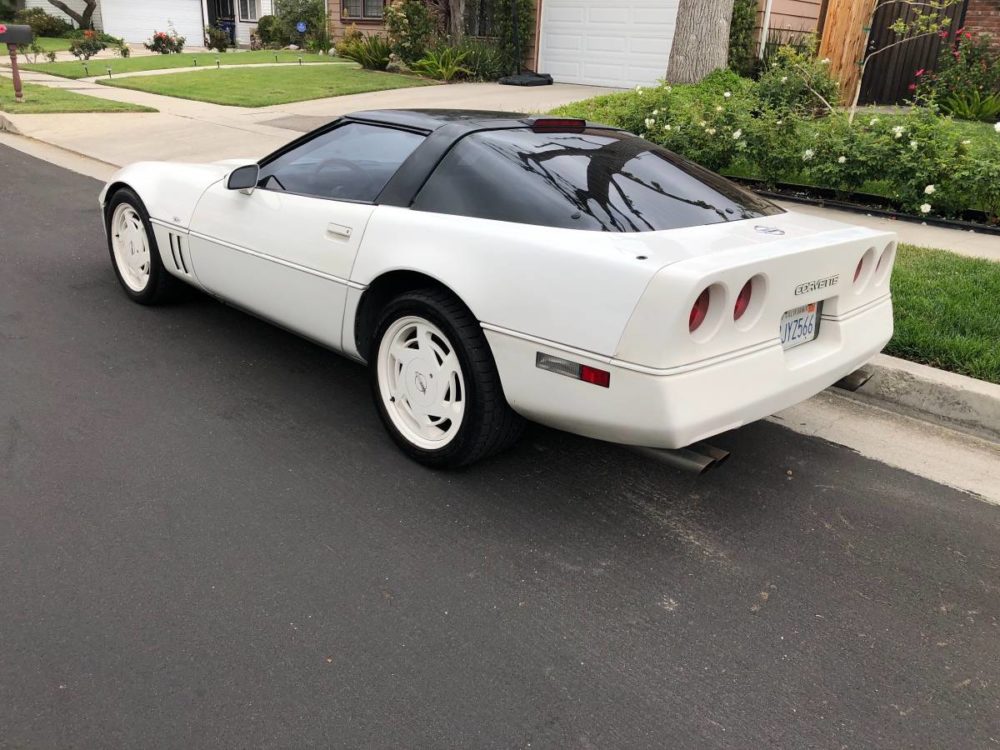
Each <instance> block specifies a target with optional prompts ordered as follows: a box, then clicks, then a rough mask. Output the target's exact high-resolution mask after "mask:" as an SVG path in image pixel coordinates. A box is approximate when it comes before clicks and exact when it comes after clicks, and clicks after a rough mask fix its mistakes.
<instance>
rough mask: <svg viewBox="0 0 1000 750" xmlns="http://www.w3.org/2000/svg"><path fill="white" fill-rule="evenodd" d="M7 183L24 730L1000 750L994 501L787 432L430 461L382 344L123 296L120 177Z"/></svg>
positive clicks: (5, 717) (155, 738)
mask: <svg viewBox="0 0 1000 750" xmlns="http://www.w3.org/2000/svg"><path fill="white" fill-rule="evenodd" d="M0 178H2V184H0V746H2V747H4V748H6V747H18V748H20V747H25V748H68V747H78V748H115V747H134V748H157V747H171V748H245V747H274V748H304V747H346V748H361V747H379V748H390V747H392V748H494V747H496V748H526V747H529V746H530V747H533V748H700V747H718V748H762V747H768V748H778V747H781V748H807V747H816V748H867V747H882V748H903V747H919V748H983V747H987V748H988V747H994V746H997V745H998V744H1000V621H998V617H1000V508H998V507H995V506H989V505H987V504H985V503H982V502H980V501H978V500H976V499H973V498H971V497H968V496H965V495H963V494H961V493H958V492H955V491H952V490H949V489H946V488H944V487H941V486H938V485H935V484H933V483H931V482H928V481H925V480H922V479H919V478H916V477H914V476H912V475H909V474H906V473H904V472H901V471H898V470H894V469H890V468H887V467H885V466H884V465H881V464H879V463H875V462H872V461H869V460H866V459H864V458H861V457H860V456H858V455H856V454H854V453H852V452H851V451H849V450H847V449H845V448H841V447H838V446H835V445H832V444H828V443H826V442H823V441H821V440H818V439H814V438H808V437H803V436H800V435H796V434H794V433H792V432H790V431H787V430H786V429H784V428H782V427H780V426H778V425H775V424H771V423H759V424H756V425H752V426H749V427H746V428H744V429H741V430H738V431H736V432H733V433H730V434H728V435H725V436H723V437H721V438H719V439H718V440H717V441H715V442H717V443H718V444H719V445H720V446H722V447H724V448H728V449H730V450H732V451H733V457H732V459H731V460H730V462H729V463H728V464H727V465H726V466H725V467H724V468H723V469H721V470H719V471H718V472H716V473H714V474H709V475H708V476H706V477H703V478H696V477H692V476H690V475H686V474H682V473H679V472H677V471H675V470H673V469H670V468H668V467H666V466H663V465H661V464H658V463H656V462H654V461H651V460H649V459H647V458H645V457H643V456H641V455H639V454H637V453H635V452H633V451H630V450H628V449H624V448H620V447H616V446H612V445H607V444H602V443H598V442H594V441H589V440H584V439H580V438H576V437H572V436H569V435H564V434H561V433H557V432H554V431H551V430H546V429H543V428H539V427H536V428H532V429H530V430H529V432H528V434H527V435H526V437H525V439H524V440H523V442H522V443H521V444H520V445H519V446H518V447H517V448H516V449H515V450H514V451H512V452H510V453H508V454H505V455H504V456H502V457H499V458H497V459H495V460H492V461H490V462H487V463H485V464H481V465H478V466H475V467H473V468H470V469H468V470H465V471H461V472H456V473H434V472H432V471H428V470H425V469H423V468H420V467H419V466H417V465H415V464H413V463H410V462H409V461H407V460H406V459H405V458H403V457H402V456H401V455H400V454H399V453H398V452H397V451H396V450H395V449H394V448H393V447H392V445H391V444H390V442H389V440H388V438H387V437H386V436H385V435H384V434H383V432H382V428H381V426H380V425H379V424H378V421H377V417H376V415H375V412H374V409H373V407H372V405H371V403H370V401H369V394H368V388H367V381H366V378H365V371H364V370H363V368H361V367H359V366H357V365H355V364H351V363H349V362H347V361H345V360H342V359H340V358H338V357H337V356H336V355H334V354H331V353H329V352H327V351H324V350H322V349H320V348H318V347H316V346H314V345H312V344H309V343H307V342H305V341H302V340H300V339H297V338H296V337H294V336H292V335H290V334H288V333H285V332H283V331H281V330H279V329H277V328H274V327H272V326H269V325H267V324H265V323H262V322H260V321H257V320H255V319H253V318H250V317H248V316H246V315H244V314H242V313H240V312H237V311H235V310H233V309H230V308H227V307H225V306H223V305H221V304H218V303H216V302H214V301H212V300H209V299H207V298H205V297H202V296H199V295H194V294H193V295H192V296H191V299H189V300H187V301H186V302H184V303H182V304H179V305H176V306H172V307H168V308H159V309H147V308H142V307H139V306H137V305H134V304H132V303H130V302H129V301H128V300H127V299H126V298H125V296H124V294H122V293H121V292H120V291H119V289H118V287H117V285H116V282H115V279H114V276H113V274H112V271H111V267H110V265H109V259H108V253H107V250H106V247H105V244H104V239H103V235H102V232H101V229H100V217H99V213H98V210H97V207H96V196H97V191H98V189H99V185H98V184H97V183H96V182H94V181H92V180H90V179H87V178H84V177H80V176H78V175H75V174H73V173H70V172H67V171H64V170H61V169H58V168H56V167H53V166H51V165H48V164H46V163H43V162H39V161H36V160H34V159H32V158H29V157H26V156H24V155H22V154H20V153H18V152H14V151H11V150H9V149H6V148H3V147H0ZM789 472H790V474H789Z"/></svg>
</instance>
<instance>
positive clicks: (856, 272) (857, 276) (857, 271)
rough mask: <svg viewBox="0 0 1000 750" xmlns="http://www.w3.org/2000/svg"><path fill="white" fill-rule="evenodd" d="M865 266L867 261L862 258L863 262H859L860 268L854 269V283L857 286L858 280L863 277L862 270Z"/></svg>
mask: <svg viewBox="0 0 1000 750" xmlns="http://www.w3.org/2000/svg"><path fill="white" fill-rule="evenodd" d="M864 266H865V259H864V257H862V258H861V260H859V261H858V267H857V268H855V269H854V283H855V284H857V283H858V279H859V278H860V277H861V269H862V268H864Z"/></svg>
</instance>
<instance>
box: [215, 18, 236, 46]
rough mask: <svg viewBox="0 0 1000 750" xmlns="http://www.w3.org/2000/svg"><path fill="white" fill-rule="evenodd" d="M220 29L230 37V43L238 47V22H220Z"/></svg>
mask: <svg viewBox="0 0 1000 750" xmlns="http://www.w3.org/2000/svg"><path fill="white" fill-rule="evenodd" d="M219 28H220V29H222V30H223V31H225V32H226V34H228V35H229V43H230V44H232V45H233V46H235V45H236V21H219Z"/></svg>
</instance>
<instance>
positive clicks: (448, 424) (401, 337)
mask: <svg viewBox="0 0 1000 750" xmlns="http://www.w3.org/2000/svg"><path fill="white" fill-rule="evenodd" d="M376 367H377V368H378V390H379V395H380V396H381V398H382V403H383V404H384V406H385V410H386V413H387V414H388V416H389V418H390V419H391V420H392V423H393V425H394V426H395V427H396V429H397V430H399V432H400V434H401V435H402V436H403V437H404V438H405V439H406V441H407V442H409V443H410V444H412V445H414V446H416V447H418V448H421V449H424V450H437V449H440V448H443V447H445V446H446V445H448V444H449V443H450V442H451V441H452V440H454V439H455V436H456V435H457V434H458V431H459V429H461V427H462V420H463V418H464V417H465V407H466V403H467V400H466V388H465V377H464V375H463V373H462V366H461V364H460V363H459V361H458V356H457V354H456V353H455V347H454V345H453V344H452V343H451V342H450V341H449V340H448V337H447V336H445V335H444V333H443V332H442V331H441V329H440V328H438V327H437V326H436V325H434V324H433V323H431V322H430V321H428V320H426V319H424V318H421V317H418V316H416V315H407V316H405V317H401V318H399V319H398V320H395V321H393V323H392V324H391V325H390V326H389V327H388V328H387V329H386V331H385V335H384V336H383V337H382V340H381V342H380V343H379V349H378V361H377V363H376Z"/></svg>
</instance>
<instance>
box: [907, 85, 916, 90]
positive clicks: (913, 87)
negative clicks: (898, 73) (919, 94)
mask: <svg viewBox="0 0 1000 750" xmlns="http://www.w3.org/2000/svg"><path fill="white" fill-rule="evenodd" d="M906 88H908V89H909V90H910V91H916V90H917V84H915V83H911V84H910V85H909V86H907V87H906Z"/></svg>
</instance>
